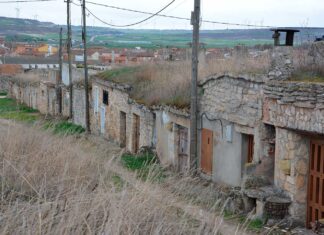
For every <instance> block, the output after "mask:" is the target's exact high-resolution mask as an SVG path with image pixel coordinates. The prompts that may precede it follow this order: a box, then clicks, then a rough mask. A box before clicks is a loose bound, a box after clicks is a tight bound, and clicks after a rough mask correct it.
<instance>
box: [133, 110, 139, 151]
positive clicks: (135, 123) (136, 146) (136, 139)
mask: <svg viewBox="0 0 324 235" xmlns="http://www.w3.org/2000/svg"><path fill="white" fill-rule="evenodd" d="M139 141H140V117H139V116H138V115H136V114H133V151H134V153H137V152H138V150H139Z"/></svg>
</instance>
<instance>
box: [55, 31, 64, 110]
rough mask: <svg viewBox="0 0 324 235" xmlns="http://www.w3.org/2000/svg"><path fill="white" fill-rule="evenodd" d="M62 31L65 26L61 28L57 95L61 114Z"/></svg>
mask: <svg viewBox="0 0 324 235" xmlns="http://www.w3.org/2000/svg"><path fill="white" fill-rule="evenodd" d="M62 31H63V28H61V29H60V48H59V66H60V74H59V77H58V78H57V82H56V97H57V104H58V113H59V115H61V114H62V89H61V85H62V64H63V60H62Z"/></svg>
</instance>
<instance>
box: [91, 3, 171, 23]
mask: <svg viewBox="0 0 324 235" xmlns="http://www.w3.org/2000/svg"><path fill="white" fill-rule="evenodd" d="M175 1H176V0H172V1H171V2H170V3H168V4H167V5H166V6H164V7H163V8H162V9H161V10H159V11H158V12H156V13H150V14H149V15H150V16H149V17H147V18H145V19H143V20H140V21H138V22H135V23H132V24H126V25H115V24H111V23H108V22H106V21H104V20H102V19H100V18H99V17H98V16H96V15H95V14H94V13H92V12H91V11H90V10H89V9H88V8H86V9H87V11H88V12H89V13H90V14H91V15H92V16H93V17H94V18H96V19H97V20H99V21H100V22H101V23H103V24H106V25H108V26H111V27H118V28H124V27H130V26H135V25H138V24H141V23H144V22H145V21H148V20H150V19H152V18H153V17H155V16H158V15H159V14H160V13H161V12H162V11H164V10H165V9H167V8H168V7H169V6H171V5H172V4H173V3H174V2H175ZM87 3H89V4H95V3H93V2H88V1H87ZM101 5H104V4H101Z"/></svg>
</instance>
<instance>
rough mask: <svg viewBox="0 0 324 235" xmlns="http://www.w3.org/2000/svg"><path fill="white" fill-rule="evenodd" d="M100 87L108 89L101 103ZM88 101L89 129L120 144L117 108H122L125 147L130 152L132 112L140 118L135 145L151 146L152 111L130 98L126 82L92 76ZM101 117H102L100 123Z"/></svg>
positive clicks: (132, 145) (120, 109) (132, 140)
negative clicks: (124, 118)
mask: <svg viewBox="0 0 324 235" xmlns="http://www.w3.org/2000/svg"><path fill="white" fill-rule="evenodd" d="M104 90H105V91H108V105H106V104H104V103H103V91H104ZM96 100H97V101H96ZM92 101H93V102H92V103H93V104H92V106H93V111H92V112H93V115H92V122H91V129H92V131H93V132H94V133H98V134H101V135H103V136H104V137H105V138H107V139H110V140H112V141H114V142H116V143H118V144H121V124H122V123H121V112H123V113H125V114H126V149H127V150H128V151H131V152H134V136H133V131H134V126H133V125H134V115H137V116H139V118H140V139H139V147H142V146H152V140H153V129H154V114H153V112H152V111H151V110H149V109H148V108H146V107H145V106H143V105H138V104H136V103H135V102H133V101H132V100H130V98H129V95H128V93H127V86H122V85H118V84H114V83H111V82H107V81H103V80H101V79H94V81H93V85H92ZM101 119H105V121H104V126H102V125H103V123H102V121H101ZM102 127H104V128H103V129H102Z"/></svg>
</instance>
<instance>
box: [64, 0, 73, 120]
mask: <svg viewBox="0 0 324 235" xmlns="http://www.w3.org/2000/svg"><path fill="white" fill-rule="evenodd" d="M66 4H67V34H68V36H67V53H68V63H69V93H70V110H69V117H70V119H72V118H73V81H72V55H71V47H72V39H71V37H72V36H71V34H72V30H71V2H70V0H67V1H66Z"/></svg>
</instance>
